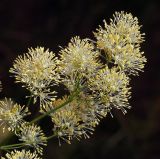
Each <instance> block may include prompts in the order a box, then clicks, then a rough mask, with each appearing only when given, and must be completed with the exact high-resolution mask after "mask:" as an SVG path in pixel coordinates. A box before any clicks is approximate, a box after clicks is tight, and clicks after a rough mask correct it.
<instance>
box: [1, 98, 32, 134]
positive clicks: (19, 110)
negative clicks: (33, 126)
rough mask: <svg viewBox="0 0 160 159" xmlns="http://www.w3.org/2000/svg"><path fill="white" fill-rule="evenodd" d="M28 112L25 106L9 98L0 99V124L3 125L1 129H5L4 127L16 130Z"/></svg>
mask: <svg viewBox="0 0 160 159" xmlns="http://www.w3.org/2000/svg"><path fill="white" fill-rule="evenodd" d="M29 114H30V112H29V111H28V108H27V107H25V106H22V107H21V106H20V105H19V104H17V103H14V102H13V101H12V100H11V99H10V98H9V99H7V98H5V99H4V100H1V101H0V125H4V127H3V131H5V127H7V128H8V130H9V131H16V129H17V128H19V127H20V126H21V124H23V123H24V120H23V118H24V117H25V116H27V115H29Z"/></svg>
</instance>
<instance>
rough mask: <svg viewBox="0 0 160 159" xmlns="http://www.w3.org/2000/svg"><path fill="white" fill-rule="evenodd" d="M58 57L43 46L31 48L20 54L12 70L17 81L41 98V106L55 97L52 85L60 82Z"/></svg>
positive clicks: (35, 98) (35, 99)
mask: <svg viewBox="0 0 160 159" xmlns="http://www.w3.org/2000/svg"><path fill="white" fill-rule="evenodd" d="M57 64H58V59H57V58H56V57H55V54H54V53H53V52H49V50H48V49H47V50H44V48H43V47H37V48H35V49H32V48H31V49H29V52H28V53H26V54H24V55H23V56H21V55H20V56H18V57H17V59H16V60H15V62H14V64H13V68H11V69H10V72H11V73H13V74H14V75H15V77H16V82H20V83H23V86H24V87H26V88H27V89H28V90H29V91H30V92H31V93H32V95H31V96H33V97H34V101H35V102H36V101H37V98H40V103H41V108H43V107H45V105H47V104H50V102H51V101H53V100H54V99H55V94H56V92H55V91H50V87H51V86H53V85H54V84H56V83H57V82H59V75H58V73H57Z"/></svg>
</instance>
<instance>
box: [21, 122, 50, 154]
mask: <svg viewBox="0 0 160 159" xmlns="http://www.w3.org/2000/svg"><path fill="white" fill-rule="evenodd" d="M18 136H19V137H20V139H19V140H20V141H23V142H24V143H25V144H26V145H28V146H31V147H33V148H35V150H36V151H37V152H38V153H40V154H42V152H43V148H42V146H46V145H47V138H46V137H45V135H44V133H43V132H42V130H41V128H40V127H39V126H36V125H34V124H32V125H28V124H23V125H21V127H20V132H19V134H18Z"/></svg>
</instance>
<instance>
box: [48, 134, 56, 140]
mask: <svg viewBox="0 0 160 159" xmlns="http://www.w3.org/2000/svg"><path fill="white" fill-rule="evenodd" d="M56 136H57V134H53V135H51V136H49V137H47V140H50V139H52V138H54V137H56Z"/></svg>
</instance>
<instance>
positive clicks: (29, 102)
mask: <svg viewBox="0 0 160 159" xmlns="http://www.w3.org/2000/svg"><path fill="white" fill-rule="evenodd" d="M31 101H32V97H31V96H30V97H29V100H28V102H27V105H26V107H28V106H29V105H30V104H31Z"/></svg>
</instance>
